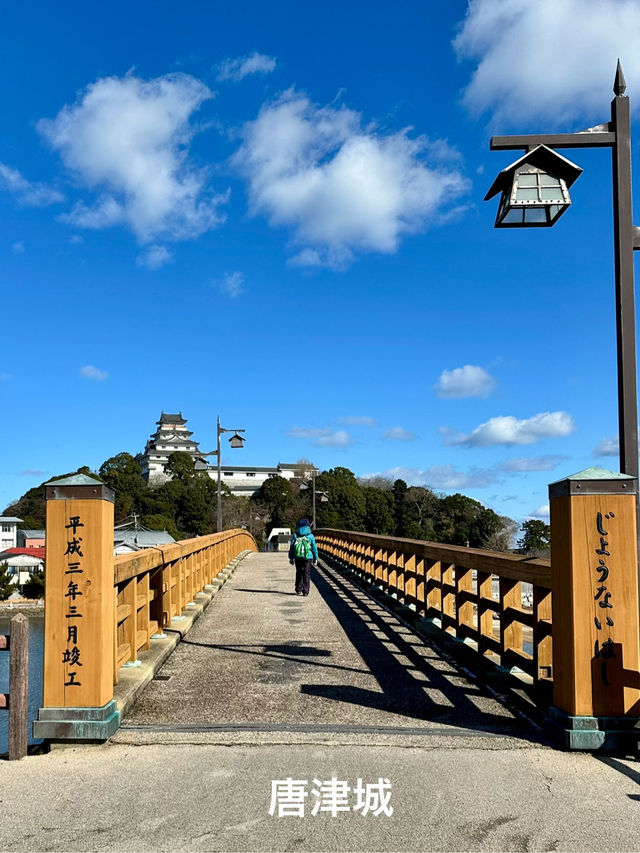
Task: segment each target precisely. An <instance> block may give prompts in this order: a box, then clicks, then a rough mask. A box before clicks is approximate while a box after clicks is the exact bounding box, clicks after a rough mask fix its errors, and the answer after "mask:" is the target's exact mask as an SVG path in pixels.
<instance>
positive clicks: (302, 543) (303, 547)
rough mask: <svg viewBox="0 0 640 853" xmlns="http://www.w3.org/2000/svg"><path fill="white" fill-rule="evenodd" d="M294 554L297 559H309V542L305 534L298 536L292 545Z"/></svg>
mask: <svg viewBox="0 0 640 853" xmlns="http://www.w3.org/2000/svg"><path fill="white" fill-rule="evenodd" d="M294 551H295V555H296V557H297V558H298V559H299V560H310V559H311V542H310V541H309V538H308V537H307V536H299V537H298V538H297V539H296V544H295V546H294Z"/></svg>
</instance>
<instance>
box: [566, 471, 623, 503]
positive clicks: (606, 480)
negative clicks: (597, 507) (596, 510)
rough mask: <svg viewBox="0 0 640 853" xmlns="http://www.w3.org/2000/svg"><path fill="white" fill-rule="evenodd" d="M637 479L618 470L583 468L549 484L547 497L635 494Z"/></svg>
mask: <svg viewBox="0 0 640 853" xmlns="http://www.w3.org/2000/svg"><path fill="white" fill-rule="evenodd" d="M637 491H638V480H637V478H636V477H632V476H631V475H629V474H622V473H621V472H620V471H607V469H606V468H585V470H584V471H578V473H577V474H571V475H570V476H569V477H565V478H564V479H563V480H558V481H557V482H555V483H551V484H550V485H549V498H550V499H551V500H553V499H554V498H563V497H566V496H567V495H635V494H637Z"/></svg>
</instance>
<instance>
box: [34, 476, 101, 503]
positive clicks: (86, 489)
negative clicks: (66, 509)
mask: <svg viewBox="0 0 640 853" xmlns="http://www.w3.org/2000/svg"><path fill="white" fill-rule="evenodd" d="M44 485H45V496H46V499H47V500H48V501H49V500H65V501H69V500H80V501H91V500H94V501H110V502H111V503H113V502H114V501H115V492H114V491H113V489H111V488H109V486H107V485H105V484H104V483H103V482H102V480H97V479H95V477H89V476H87V474H74V475H73V476H71V477H64V478H63V479H62V480H50V481H49V482H48V483H45V484H44Z"/></svg>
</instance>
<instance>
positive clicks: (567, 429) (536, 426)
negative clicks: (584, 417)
mask: <svg viewBox="0 0 640 853" xmlns="http://www.w3.org/2000/svg"><path fill="white" fill-rule="evenodd" d="M574 429H575V424H574V422H573V418H572V417H571V415H569V414H567V412H541V413H540V414H538V415H533V417H531V418H526V419H525V420H519V419H518V418H514V417H513V415H500V416H498V417H496V418H491V420H488V421H487V422H486V423H484V424H480V426H477V427H476V428H475V429H474V430H473V431H472V432H471V433H469V434H464V433H456V432H454V431H452V430H451V429H449V428H448V427H440V433H441V435H442V436H443V438H444V443H445V444H464V445H467V446H468V447H486V446H489V445H494V444H504V445H513V444H533V443H534V442H536V441H540V440H541V439H544V438H564V437H565V436H567V435H571V433H572V432H573V431H574Z"/></svg>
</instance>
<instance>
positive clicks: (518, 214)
mask: <svg viewBox="0 0 640 853" xmlns="http://www.w3.org/2000/svg"><path fill="white" fill-rule="evenodd" d="M523 214H524V208H522V207H512V208H511V210H508V211H507V213H506V215H505V217H504V219H503V220H502V221H503V222H506V223H509V224H511V223H513V224H517V223H522V222H523Z"/></svg>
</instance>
